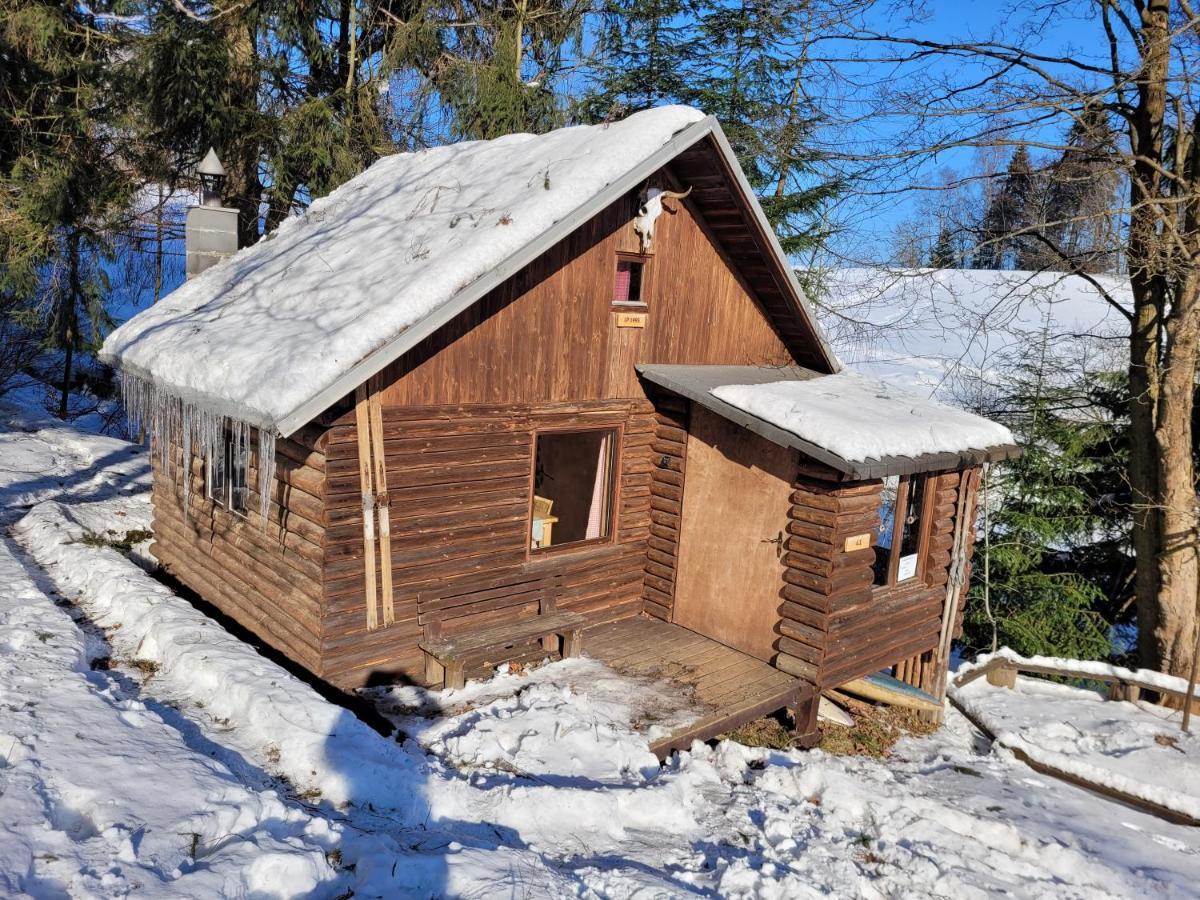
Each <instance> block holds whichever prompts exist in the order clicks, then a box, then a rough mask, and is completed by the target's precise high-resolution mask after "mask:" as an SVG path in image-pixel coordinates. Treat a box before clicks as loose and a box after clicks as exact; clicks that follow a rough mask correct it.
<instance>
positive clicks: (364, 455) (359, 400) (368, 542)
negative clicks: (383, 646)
mask: <svg viewBox="0 0 1200 900" xmlns="http://www.w3.org/2000/svg"><path fill="white" fill-rule="evenodd" d="M368 402H369V401H368V399H367V386H366V385H365V384H362V385H359V386H358V390H357V391H356V392H355V403H354V423H355V433H356V435H357V438H358V477H359V480H360V482H361V484H362V510H363V517H362V518H363V575H364V578H365V581H366V601H367V628H369V629H370V628H376V627H377V626H378V625H379V619H378V614H377V612H376V609H375V595H376V583H375V511H374V505H375V500H374V497H373V496H372V492H373V489H372V484H373V481H374V471H373V470H372V467H371V419H370V411H369V409H368Z"/></svg>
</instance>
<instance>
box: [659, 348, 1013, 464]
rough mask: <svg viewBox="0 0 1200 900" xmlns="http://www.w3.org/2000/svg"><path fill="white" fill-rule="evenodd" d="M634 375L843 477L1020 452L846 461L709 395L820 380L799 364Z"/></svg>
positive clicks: (662, 369)
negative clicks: (729, 388) (734, 387)
mask: <svg viewBox="0 0 1200 900" xmlns="http://www.w3.org/2000/svg"><path fill="white" fill-rule="evenodd" d="M636 368H637V371H638V374H640V375H641V376H642V377H643V378H644V379H646V380H647V381H649V382H651V383H652V384H655V385H658V386H659V387H661V388H664V389H666V390H668V391H670V392H671V393H673V394H678V395H679V396H680V397H685V398H686V399H688V400H691V401H692V402H693V403H698V404H699V405H700V406H703V407H704V408H705V409H707V410H710V411H711V412H714V413H716V414H717V415H719V416H721V417H722V418H724V419H728V420H729V421H730V422H733V423H734V424H736V425H739V426H741V427H742V428H745V429H746V430H747V431H751V432H753V433H754V434H757V435H759V436H760V437H763V438H766V439H767V440H768V441H771V442H772V443H775V444H779V445H780V446H781V447H790V448H792V449H793V450H799V451H800V452H801V453H803V454H804V455H805V456H807V457H809V458H811V459H813V460H816V461H817V462H819V463H823V464H825V465H827V466H829V467H830V468H832V469H835V470H836V471H838V472H841V473H843V474H844V475H845V476H847V478H850V479H854V480H862V479H869V478H884V477H886V476H888V475H912V474H916V473H918V472H938V471H946V470H949V469H962V468H966V467H969V466H976V465H980V464H982V463H991V462H999V461H1001V460H1005V459H1011V458H1012V457H1014V456H1018V455H1020V453H1021V448H1020V447H1018V446H1017V445H1015V444H1003V445H999V446H996V447H988V448H985V449H982V450H975V449H972V450H964V451H962V452H959V453H927V454H923V455H921V456H889V457H884V458H883V459H866V460H848V459H844V458H843V457H841V456H838V455H837V454H836V453H831V452H830V451H829V450H826V449H825V448H824V447H821V446H819V445H817V444H814V443H812V442H811V441H807V440H805V439H804V438H801V437H799V436H798V435H795V434H793V433H792V432H790V431H787V430H785V429H783V428H779V427H777V426H775V425H773V424H771V423H770V422H767V421H765V420H763V419H760V418H758V416H755V415H751V414H750V413H747V412H744V411H742V410H740V409H738V408H737V407H736V406H731V405H730V404H728V403H726V402H724V401H723V400H720V399H719V398H717V397H715V396H713V394H712V390H713V388H717V387H720V386H722V385H726V384H771V383H773V382H777V381H807V380H809V379H812V378H820V377H821V376H822V374H823V373H820V372H814V371H813V370H812V369H804V368H800V367H799V366H784V367H780V368H771V367H766V366H683V365H639V366H637V367H636Z"/></svg>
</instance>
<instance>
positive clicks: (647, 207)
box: [633, 187, 692, 253]
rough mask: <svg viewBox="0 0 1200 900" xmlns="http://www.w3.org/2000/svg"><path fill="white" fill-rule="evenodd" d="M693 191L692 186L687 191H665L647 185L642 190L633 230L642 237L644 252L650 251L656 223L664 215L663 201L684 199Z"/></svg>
mask: <svg viewBox="0 0 1200 900" xmlns="http://www.w3.org/2000/svg"><path fill="white" fill-rule="evenodd" d="M691 192H692V189H691V188H690V187H689V188H688V189H687V190H686V191H665V190H663V189H662V188H656V187H647V188H644V189H643V190H642V196H641V202H640V204H639V205H638V211H637V217H636V218H634V220H633V230H634V231H636V232H637V235H638V237H639V238H640V239H641V242H642V252H643V253H649V252H650V245H651V243H653V241H654V223H655V221H656V220H657V219H658V217H659V216H661V215H662V212H663V209H664V207H663V201H664V200H668V199H669V200H682V199H683V198H684V197H686V196H687V195H688V194H690V193H691ZM667 209H668V211H669V212H673V210H670V209H669V208H667Z"/></svg>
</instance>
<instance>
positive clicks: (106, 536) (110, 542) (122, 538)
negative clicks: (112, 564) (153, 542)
mask: <svg viewBox="0 0 1200 900" xmlns="http://www.w3.org/2000/svg"><path fill="white" fill-rule="evenodd" d="M152 537H154V532H152V531H149V530H147V529H144V528H134V529H131V530H129V531H125V532H121V531H116V530H114V529H111V528H110V529H108V530H107V531H105V532H103V533H99V532H95V531H85V532H84V533H83V534H82V535H80V536H79V537H78V538H76V539H75V540H73V541H71V543H74V544H84V545H86V546H88V547H108V548H110V549H112V550H116V551H117V552H118V553H126V554H127V553H129V552H130V551H131V550H133V548H134V547H136V546H137V545H138V544H142V543H145V542H146V541H148V540H150V539H151V538H152Z"/></svg>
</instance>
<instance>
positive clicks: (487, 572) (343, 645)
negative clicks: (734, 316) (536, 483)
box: [322, 401, 655, 687]
mask: <svg viewBox="0 0 1200 900" xmlns="http://www.w3.org/2000/svg"><path fill="white" fill-rule="evenodd" d="M618 426H619V427H621V428H622V429H623V436H622V442H621V456H620V460H619V467H618V477H619V488H618V500H617V505H616V509H615V519H614V539H613V540H612V541H611V542H608V543H603V544H597V545H593V546H588V547H586V548H580V549H577V550H565V551H551V552H548V553H541V554H533V555H532V556H530V554H529V551H528V546H529V514H530V503H531V489H532V481H531V475H532V467H533V444H534V438H533V436H534V433H535V431H536V430H537V429H539V428H563V427H569V428H581V429H582V428H606V427H618ZM654 429H655V418H654V409H653V407H652V406H650V404H649V403H647V402H646V401H601V402H590V403H579V404H576V403H569V404H568V403H560V404H547V405H517V406H500V405H484V404H474V405H467V406H444V407H404V408H398V407H385V408H384V410H383V430H384V447H385V453H386V468H387V478H388V493H389V497H390V516H391V529H392V541H391V551H392V578H393V583H394V593H393V599H394V605H395V611H396V621H395V624H393V625H390V626H387V627H383V628H379V629H376V630H374V631H367V629H366V607H365V594H364V590H365V574H364V571H363V543H362V502H361V492H360V488H359V483H358V445H357V434H356V431H355V428H354V424H353V420H352V417H350V418H345V419H342V420H339V421H338V422H335V423H334V425H333V426H332V428H331V429H330V432H329V438H328V440H329V444H328V450H327V454H328V461H327V464H326V467H327V471H328V480H327V489H326V504H327V511H326V522H327V535H326V564H325V569H324V583H323V595H324V599H325V611H324V640H323V644H322V654H323V657H324V675H325V677H326V679H327V680H329V681H331V682H333V683H334V684H337V685H339V686H346V687H349V686H355V685H359V684H364V683H367V682H368V681H370V680H372V679H379V678H394V677H400V678H406V679H411V680H414V681H419V680H420V679H421V678H422V677H423V673H424V663H423V660H422V656H421V652H420V649H419V647H418V643H419V641H420V639H421V634H422V629H421V626H420V624H419V623H418V621H417V596H418V594H420V593H422V592H429V591H437V590H438V589H444V588H446V587H447V586H454V587H455V588H456V589H458V588H463V587H465V588H468V589H469V587H470V584H471V582H472V580H473V579H474V580H484V579H487V578H495V577H496V576H499V575H501V574H504V573H506V572H512V573H514V574H522V573H523V574H525V575H528V577H529V579H530V580H533V579H535V578H538V577H542V576H544V575H546V574H550V573H560V574H561V575H562V576H563V579H562V583H563V591H562V594H561V596H560V597H559V600H558V608H559V609H564V610H570V611H574V612H578V613H581V614H583V615H584V616H585V617H586V618H587V619H588V620H589V621H590V622H600V621H607V620H609V619H613V618H620V617H624V616H629V615H636V614H637V613H638V612H640V611H641V608H642V602H643V600H642V591H643V578H644V567H645V560H646V539H647V536H648V535H649V529H650V521H651V512H652V510H651V503H652V496H651V471H652V464H651V459H650V454H651V445H652V444H653V442H654V439H655V431H654ZM536 612H537V609H536V604H535V603H532V602H531V603H529V604H527V605H526V606H520V607H515V608H514V607H512V606H508V605H506V604H505V603H503V602H501V601H499V600H498V602H497V604H496V609H494V610H489V611H482V612H480V613H479V614H477V615H473V616H469V617H464V618H461V619H456V620H455V621H454V623H453V625H452V626H448V627H447V633H453V632H455V631H464V630H470V629H476V628H479V627H481V626H484V625H486V624H489V623H494V622H496V621H504V620H508V619H511V618H515V617H519V616H522V615H535V614H536Z"/></svg>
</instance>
